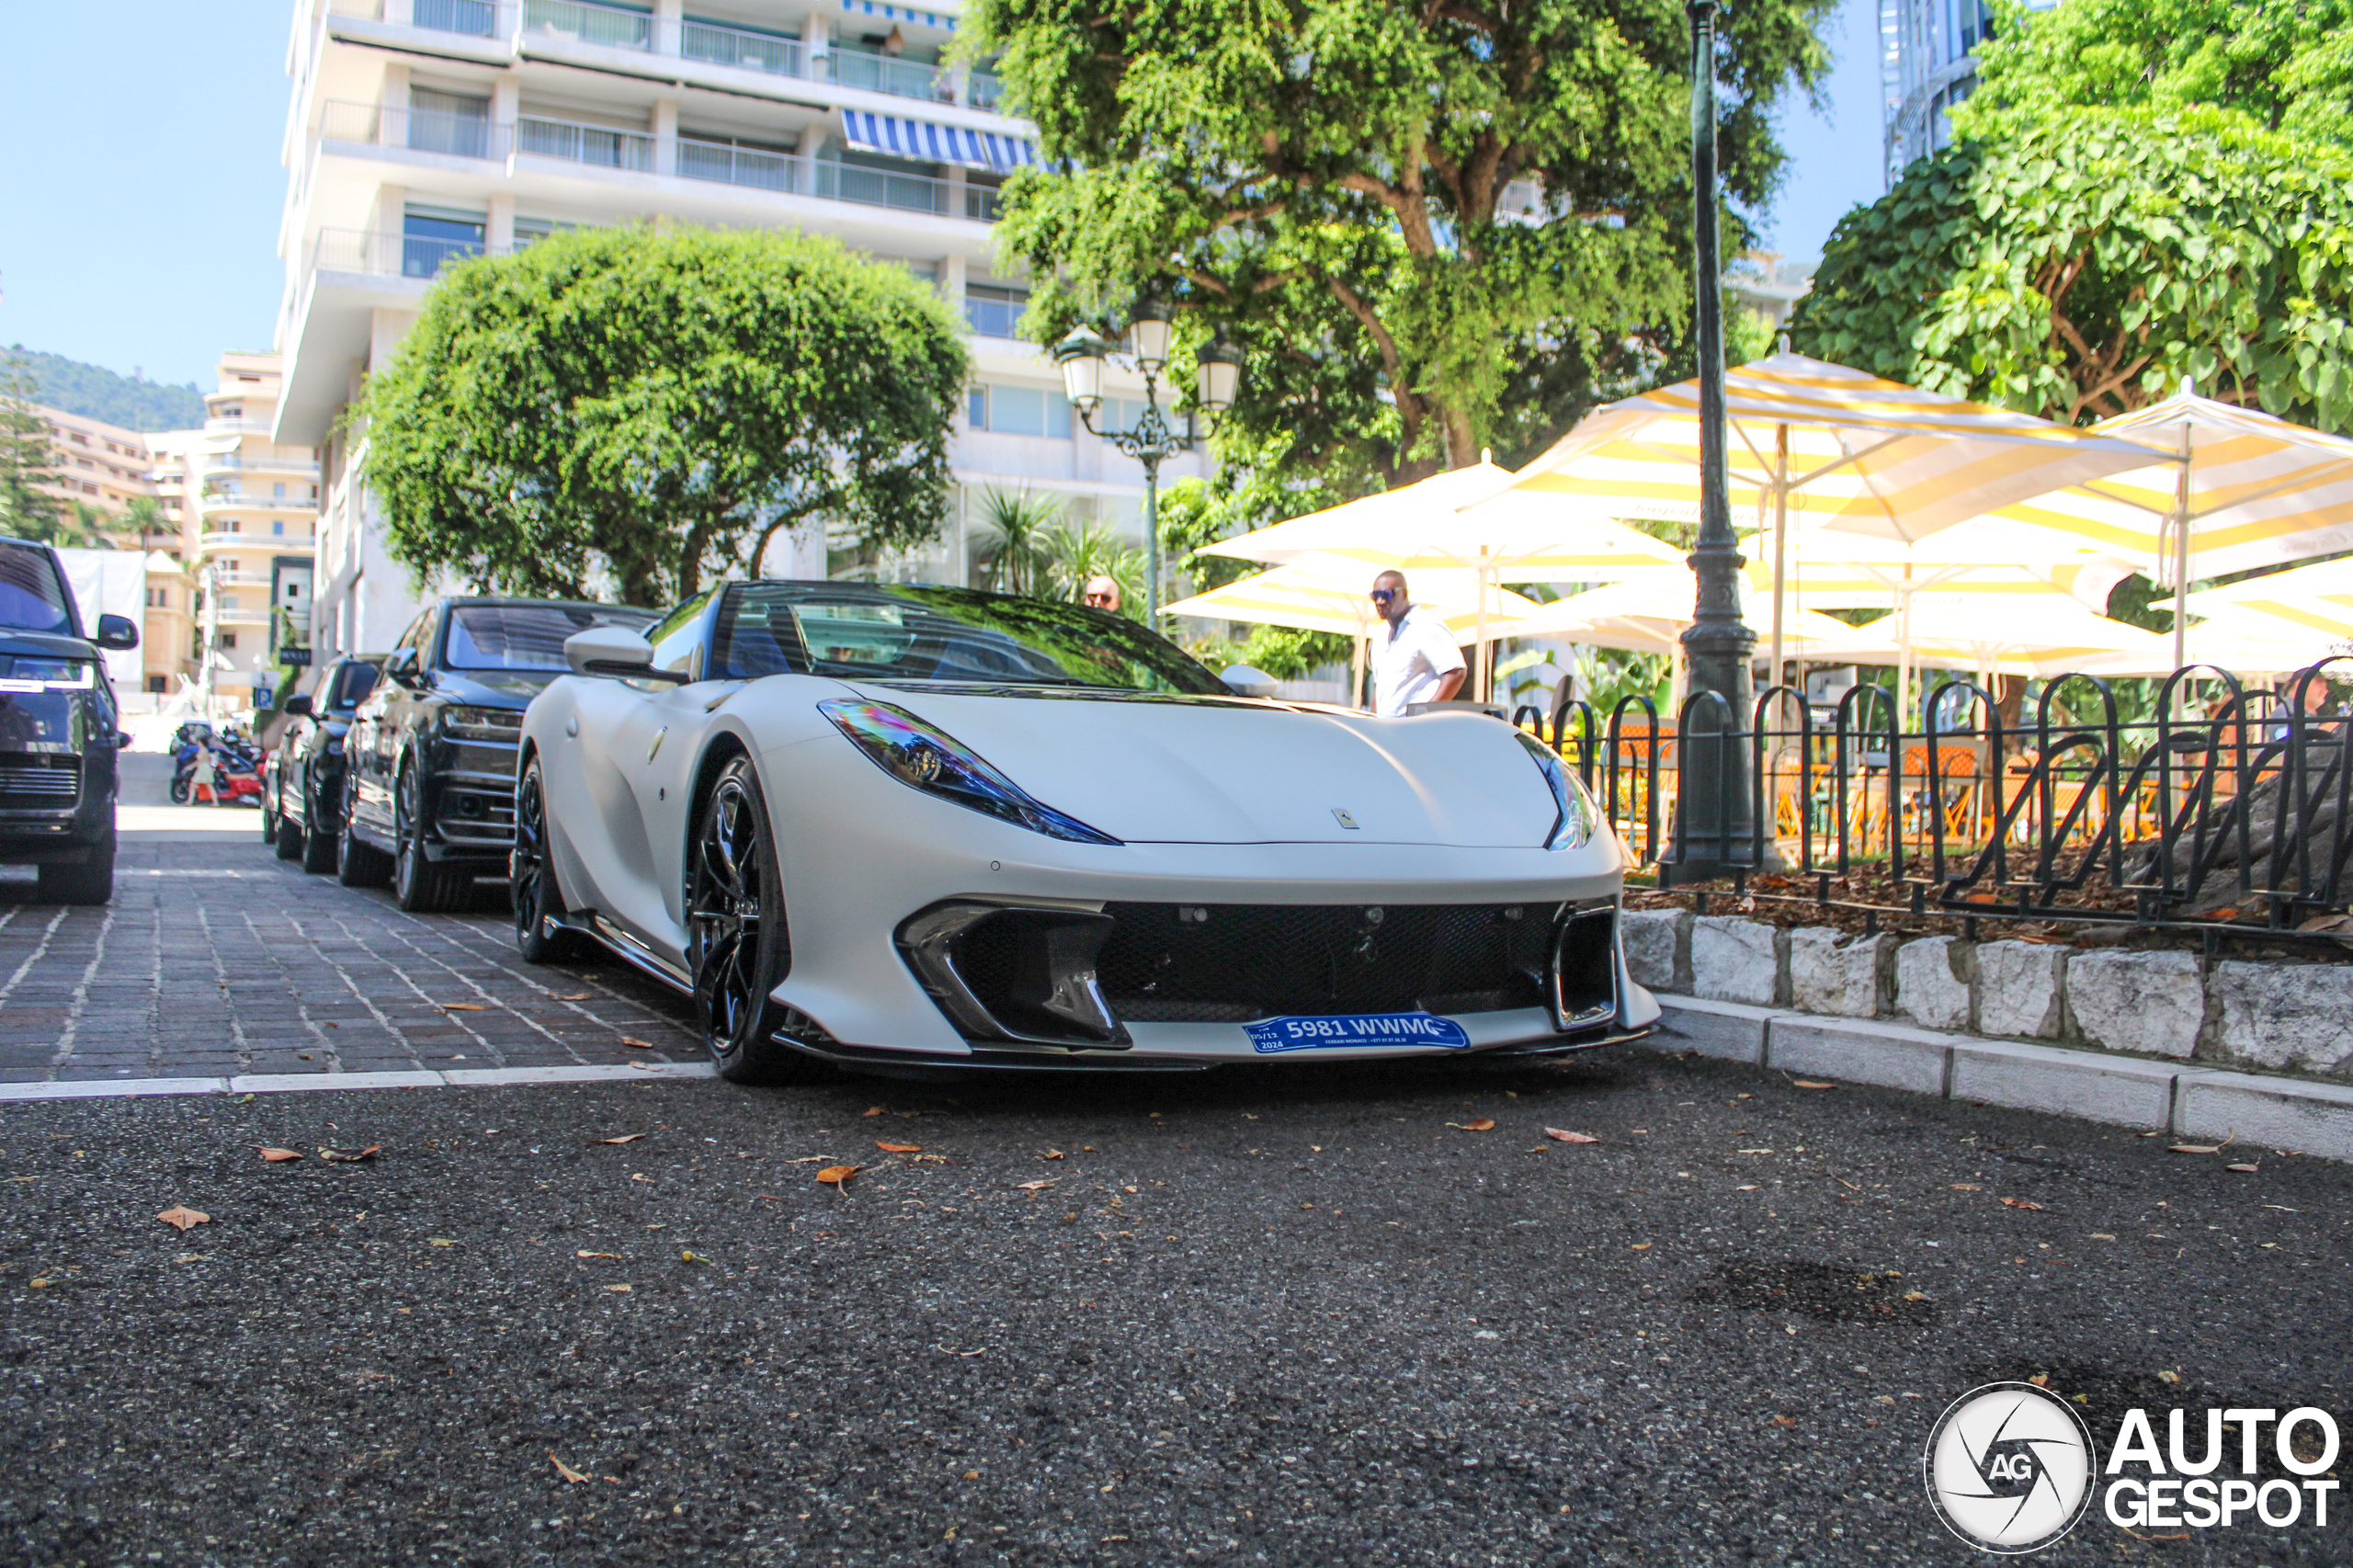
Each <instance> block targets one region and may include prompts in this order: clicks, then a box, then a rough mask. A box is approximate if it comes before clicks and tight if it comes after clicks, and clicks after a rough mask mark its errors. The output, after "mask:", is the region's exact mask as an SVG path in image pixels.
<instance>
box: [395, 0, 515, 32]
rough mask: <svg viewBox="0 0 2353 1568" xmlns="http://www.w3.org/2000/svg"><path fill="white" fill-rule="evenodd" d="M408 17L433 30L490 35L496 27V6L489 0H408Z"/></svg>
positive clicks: (496, 29) (421, 26)
mask: <svg viewBox="0 0 2353 1568" xmlns="http://www.w3.org/2000/svg"><path fill="white" fill-rule="evenodd" d="M408 3H409V20H410V21H411V22H413V23H415V25H416V26H418V27H420V28H433V29H434V30H435V31H437V32H445V33H463V34H465V35H466V36H467V37H468V38H494V37H495V36H497V31H498V7H497V6H494V5H493V4H491V0H408Z"/></svg>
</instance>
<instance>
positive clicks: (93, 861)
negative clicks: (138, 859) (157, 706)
mask: <svg viewBox="0 0 2353 1568" xmlns="http://www.w3.org/2000/svg"><path fill="white" fill-rule="evenodd" d="M138 646H139V628H138V627H137V626H135V625H133V624H132V623H131V620H130V619H129V618H127V617H124V616H119V615H102V616H100V617H98V625H97V635H95V636H92V637H85V636H83V634H82V621H81V617H80V615H79V614H78V612H76V610H75V609H74V595H73V591H72V590H71V589H70V588H68V587H67V586H66V583H65V568H64V566H63V563H62V562H60V561H59V560H58V558H57V552H56V551H53V550H51V549H50V547H49V546H47V545H45V544H35V543H32V542H31V541H29V540H21V539H0V865H9V866H27V865H29V866H37V867H39V868H40V892H39V894H38V896H39V897H40V899H41V900H42V901H43V902H45V903H106V902H107V901H108V899H110V898H112V897H113V896H114V797H115V754H116V753H117V752H119V750H121V748H122V747H123V746H124V745H125V744H128V737H127V736H125V735H124V734H123V733H122V732H121V730H120V728H119V723H120V719H121V713H120V710H119V709H118V708H117V707H116V706H115V700H114V687H113V686H112V684H111V683H109V682H108V679H107V670H106V661H105V660H104V659H103V658H101V657H100V656H99V651H100V650H101V649H115V648H136V647H138Z"/></svg>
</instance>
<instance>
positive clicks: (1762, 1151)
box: [1735, 1149, 1773, 1154]
mask: <svg viewBox="0 0 2353 1568" xmlns="http://www.w3.org/2000/svg"><path fill="white" fill-rule="evenodd" d="M1735 1152H1736V1153H1743V1154H1769V1153H1772V1152H1773V1151H1772V1150H1770V1149H1741V1150H1738V1151H1735Z"/></svg>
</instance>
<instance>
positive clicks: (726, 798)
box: [687, 756, 823, 1084]
mask: <svg viewBox="0 0 2353 1568" xmlns="http://www.w3.org/2000/svg"><path fill="white" fill-rule="evenodd" d="M687 960H688V965H689V967H690V968H691V969H692V971H693V972H694V983H695V1015H696V1017H697V1019H698V1020H699V1022H700V1023H701V1025H702V1042H703V1049H705V1050H706V1051H710V1060H711V1062H712V1064H713V1065H715V1066H716V1067H717V1068H718V1069H719V1075H720V1076H721V1077H722V1078H725V1079H728V1080H729V1081H731V1082H733V1083H737V1084H793V1083H806V1082H808V1081H810V1080H812V1079H813V1078H816V1077H818V1076H821V1075H822V1073H823V1063H821V1062H818V1061H817V1060H816V1059H815V1058H813V1057H811V1056H807V1055H804V1054H803V1053H801V1051H795V1050H793V1049H792V1048H791V1047H790V1046H787V1045H780V1044H779V1043H777V1041H776V1040H775V1038H774V1036H775V1034H776V1031H777V1029H778V1028H779V1027H781V1025H782V1024H783V1021H784V1014H785V1009H784V1008H782V1007H780V1006H778V1005H777V1004H776V1003H775V1002H773V1001H771V1000H770V999H769V995H768V994H769V993H770V992H772V991H774V990H775V989H776V987H777V985H778V984H779V983H780V982H781V981H782V980H783V979H784V974H785V971H786V969H787V968H788V967H789V966H790V962H791V948H790V941H789V938H788V937H787V935H786V932H785V923H784V892H783V883H782V877H781V875H780V873H779V869H778V867H777V861H776V835H775V834H774V833H773V832H772V831H771V830H770V828H769V826H768V812H767V801H766V800H765V799H763V798H762V795H761V792H760V780H759V775H758V774H757V773H756V772H755V771H754V770H753V767H752V763H751V759H750V758H748V757H741V756H739V757H737V758H736V759H735V760H734V761H733V762H731V763H729V764H728V765H727V767H726V768H725V769H724V770H723V771H722V772H721V774H720V775H719V779H718V781H717V782H716V783H714V784H713V785H712V786H711V788H710V794H709V795H708V796H707V797H706V798H705V799H704V801H703V805H702V811H701V812H700V814H699V817H698V819H697V821H696V825H695V837H694V853H693V856H692V858H691V862H690V865H689V867H688V878H687Z"/></svg>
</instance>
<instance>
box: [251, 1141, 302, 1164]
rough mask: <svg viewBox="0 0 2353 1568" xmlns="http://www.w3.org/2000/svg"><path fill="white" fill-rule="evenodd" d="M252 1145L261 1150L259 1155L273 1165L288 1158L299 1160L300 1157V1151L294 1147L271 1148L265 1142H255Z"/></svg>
mask: <svg viewBox="0 0 2353 1568" xmlns="http://www.w3.org/2000/svg"><path fill="white" fill-rule="evenodd" d="M254 1147H255V1148H256V1149H259V1150H260V1151H261V1157H262V1158H263V1159H264V1160H266V1161H267V1162H268V1163H269V1164H271V1165H280V1164H283V1163H284V1162H286V1161H288V1160H299V1159H301V1157H302V1155H301V1152H300V1151H298V1150H294V1149H273V1148H271V1147H270V1146H269V1145H268V1144H267V1143H256V1144H255V1145H254Z"/></svg>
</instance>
